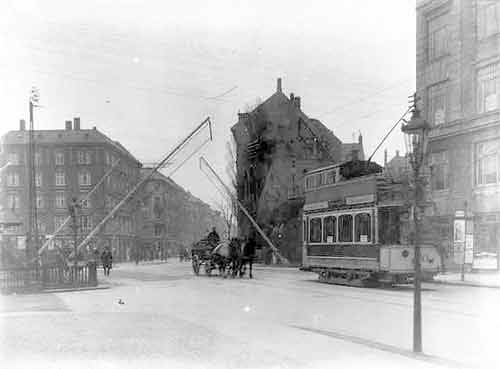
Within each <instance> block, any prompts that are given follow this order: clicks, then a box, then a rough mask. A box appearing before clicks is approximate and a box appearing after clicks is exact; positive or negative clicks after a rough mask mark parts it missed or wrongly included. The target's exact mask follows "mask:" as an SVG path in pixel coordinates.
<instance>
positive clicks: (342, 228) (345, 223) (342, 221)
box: [339, 215, 353, 242]
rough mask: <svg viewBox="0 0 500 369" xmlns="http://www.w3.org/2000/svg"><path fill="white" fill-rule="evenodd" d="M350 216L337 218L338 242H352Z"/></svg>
mask: <svg viewBox="0 0 500 369" xmlns="http://www.w3.org/2000/svg"><path fill="white" fill-rule="evenodd" d="M352 226H353V224H352V215H341V216H339V242H352V231H353V229H352Z"/></svg>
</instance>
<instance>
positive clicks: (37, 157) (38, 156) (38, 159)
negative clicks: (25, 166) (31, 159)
mask: <svg viewBox="0 0 500 369" xmlns="http://www.w3.org/2000/svg"><path fill="white" fill-rule="evenodd" d="M35 165H36V166H39V165H42V153H40V152H36V153H35Z"/></svg>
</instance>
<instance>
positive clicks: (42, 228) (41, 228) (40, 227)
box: [36, 219, 47, 235]
mask: <svg viewBox="0 0 500 369" xmlns="http://www.w3.org/2000/svg"><path fill="white" fill-rule="evenodd" d="M36 227H37V229H38V234H39V235H43V234H45V233H47V232H46V228H45V222H43V221H42V220H40V219H37V221H36Z"/></svg>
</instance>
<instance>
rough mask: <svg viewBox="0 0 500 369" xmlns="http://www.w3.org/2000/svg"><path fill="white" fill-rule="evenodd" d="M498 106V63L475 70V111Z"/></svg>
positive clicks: (483, 110) (499, 102)
mask: <svg viewBox="0 0 500 369" xmlns="http://www.w3.org/2000/svg"><path fill="white" fill-rule="evenodd" d="M498 108H500V64H492V65H489V66H487V67H485V68H482V69H480V70H479V71H478V72H477V111H478V113H484V112H488V111H491V110H495V109H498Z"/></svg>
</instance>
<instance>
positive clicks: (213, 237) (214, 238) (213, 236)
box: [207, 227, 220, 246]
mask: <svg viewBox="0 0 500 369" xmlns="http://www.w3.org/2000/svg"><path fill="white" fill-rule="evenodd" d="M207 240H208V242H210V243H211V244H212V245H214V246H216V245H218V244H219V242H220V237H219V234H218V233H217V230H216V229H215V227H213V228H212V232H210V233H209V234H208V236H207Z"/></svg>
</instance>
